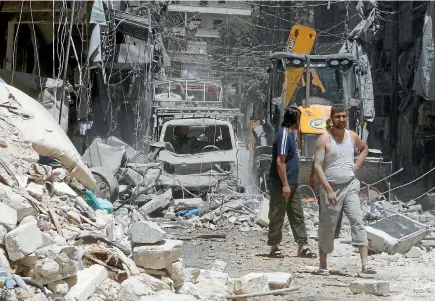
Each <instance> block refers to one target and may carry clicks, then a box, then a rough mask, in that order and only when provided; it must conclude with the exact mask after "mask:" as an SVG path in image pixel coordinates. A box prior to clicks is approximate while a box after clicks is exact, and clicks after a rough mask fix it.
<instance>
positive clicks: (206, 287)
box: [178, 279, 226, 301]
mask: <svg viewBox="0 0 435 301" xmlns="http://www.w3.org/2000/svg"><path fill="white" fill-rule="evenodd" d="M216 286H217V287H218V288H217V289H216ZM216 291H217V292H218V293H216ZM178 293H179V294H185V295H191V296H194V297H195V298H196V299H199V300H210V301H215V300H220V299H222V298H225V297H224V296H225V295H226V290H225V287H223V286H222V285H220V284H219V283H213V282H212V281H210V280H208V279H204V282H203V285H200V284H199V283H198V284H193V283H191V282H186V283H184V284H183V286H182V287H181V288H180V289H179V290H178ZM224 300H225V299H224Z"/></svg>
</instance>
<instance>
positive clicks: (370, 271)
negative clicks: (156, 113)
mask: <svg viewBox="0 0 435 301" xmlns="http://www.w3.org/2000/svg"><path fill="white" fill-rule="evenodd" d="M361 273H363V274H369V275H374V274H376V273H377V272H376V271H375V269H374V268H372V267H369V266H363V268H362V270H361Z"/></svg>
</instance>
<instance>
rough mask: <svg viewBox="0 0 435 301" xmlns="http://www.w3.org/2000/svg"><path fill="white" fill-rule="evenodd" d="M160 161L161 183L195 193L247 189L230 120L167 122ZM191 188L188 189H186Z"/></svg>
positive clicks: (161, 143) (162, 138)
mask: <svg viewBox="0 0 435 301" xmlns="http://www.w3.org/2000/svg"><path fill="white" fill-rule="evenodd" d="M153 147H157V148H161V149H160V151H159V152H158V154H157V156H156V158H155V159H156V161H160V162H162V163H163V172H162V174H161V175H160V177H159V179H158V182H157V184H158V186H161V187H162V188H163V187H171V188H172V190H173V193H174V194H177V192H178V193H180V196H181V197H185V198H187V197H193V196H192V195H190V194H189V193H188V192H187V191H189V192H191V193H193V194H195V195H198V194H201V196H204V195H205V194H206V193H208V192H213V193H222V194H225V193H232V192H234V191H235V192H244V191H245V186H244V185H243V184H242V182H241V180H240V179H239V178H238V176H237V175H238V173H237V168H238V165H239V164H238V163H239V160H240V158H238V151H237V144H236V139H235V136H234V130H233V127H232V125H231V123H230V122H228V121H224V120H217V119H212V118H188V119H173V120H170V121H167V122H166V123H165V124H163V126H162V128H161V133H160V139H159V142H158V143H156V144H154V145H153ZM183 188H184V190H187V191H183Z"/></svg>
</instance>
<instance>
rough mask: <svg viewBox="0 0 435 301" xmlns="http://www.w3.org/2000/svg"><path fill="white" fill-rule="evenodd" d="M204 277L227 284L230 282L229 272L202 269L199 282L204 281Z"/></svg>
mask: <svg viewBox="0 0 435 301" xmlns="http://www.w3.org/2000/svg"><path fill="white" fill-rule="evenodd" d="M203 279H208V280H211V281H213V282H218V283H220V284H222V285H224V286H225V285H226V284H227V282H228V279H229V276H228V274H227V273H222V272H217V271H211V270H200V274H199V277H198V282H199V281H202V280H203Z"/></svg>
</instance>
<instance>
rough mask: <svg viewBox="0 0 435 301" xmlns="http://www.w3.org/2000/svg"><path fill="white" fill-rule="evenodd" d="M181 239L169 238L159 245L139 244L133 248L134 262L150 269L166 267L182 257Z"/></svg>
mask: <svg viewBox="0 0 435 301" xmlns="http://www.w3.org/2000/svg"><path fill="white" fill-rule="evenodd" d="M182 245H183V242H182V241H181V240H171V239H167V240H165V241H164V243H162V244H158V245H138V246H136V247H134V248H133V260H134V262H135V263H136V264H137V265H138V266H140V267H144V268H148V269H156V270H158V269H164V268H166V267H167V266H169V265H170V264H171V263H172V262H175V261H177V260H178V259H180V257H181V246H182Z"/></svg>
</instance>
